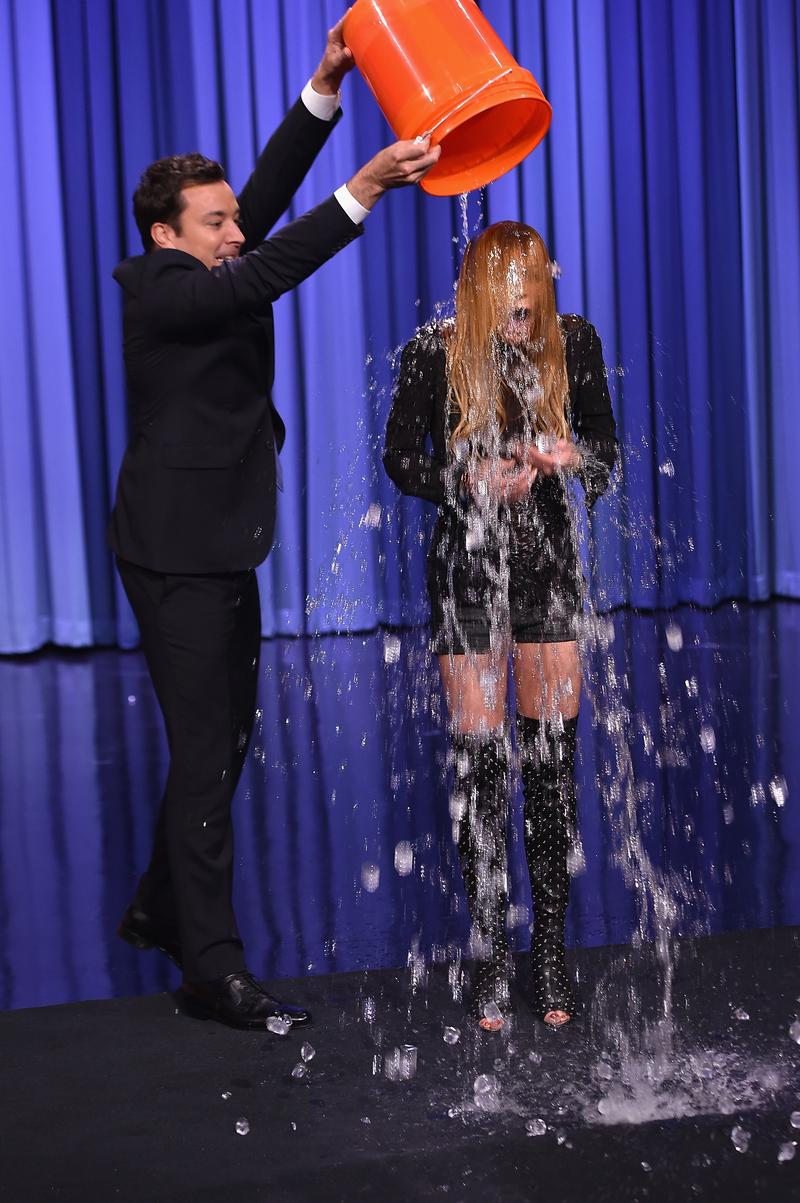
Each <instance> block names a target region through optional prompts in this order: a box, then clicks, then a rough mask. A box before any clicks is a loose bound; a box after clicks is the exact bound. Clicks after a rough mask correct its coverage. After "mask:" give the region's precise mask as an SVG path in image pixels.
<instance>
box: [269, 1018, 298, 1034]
mask: <svg viewBox="0 0 800 1203" xmlns="http://www.w3.org/2000/svg"><path fill="white" fill-rule="evenodd" d="M291 1026H292V1021H291V1019H281V1017H280V1015H270V1017H269V1019H268V1020H267V1031H268V1032H274V1033H275V1035H276V1036H285V1035H286V1033H287V1032H288V1031H289V1029H290V1028H291Z"/></svg>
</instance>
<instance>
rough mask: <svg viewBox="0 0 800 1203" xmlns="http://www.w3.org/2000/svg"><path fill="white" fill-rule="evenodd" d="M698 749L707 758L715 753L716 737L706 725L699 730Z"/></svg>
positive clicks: (711, 728)
mask: <svg viewBox="0 0 800 1203" xmlns="http://www.w3.org/2000/svg"><path fill="white" fill-rule="evenodd" d="M700 747H701V748H702V749H703V751H704V752H705V753H706V755H707V756H711V755H712V754H713V753H714V752H715V751H716V747H717V736H716V734H715V732H714V728H713V727H710V726H708V724H706V725H705V726H704V727H701V728H700Z"/></svg>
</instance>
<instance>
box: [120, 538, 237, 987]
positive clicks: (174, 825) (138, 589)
mask: <svg viewBox="0 0 800 1203" xmlns="http://www.w3.org/2000/svg"><path fill="white" fill-rule="evenodd" d="M117 567H118V569H119V573H120V576H121V577H122V583H123V585H124V588H125V592H126V593H127V595H128V599H129V601H130V603H131V606H132V608H133V612H134V614H135V615H136V619H137V622H138V624H139V629H140V632H141V637H142V648H143V651H144V655H145V658H146V660H147V666H148V668H149V670H150V676H151V678H152V681H153V685H154V687H155V691H156V695H157V697H158V701H159V704H160V706H161V710H162V713H163V715H164V722H165V724H166V730H167V741H168V745H169V756H170V761H169V772H168V775H167V782H166V786H165V789H164V795H163V798H162V801H161V809H160V812H159V816H158V821H157V825H156V833H155V840H154V845H153V853H152V857H151V860H150V865H149V867H148V869H147V871H146V872H145V874H144V875H143V876H142V878H141V880H140V883H139V890H138V893H137V898H136V901H137V902H138V904H139V905H140V906H141V907H142V908H143V909H144V910H145V911H146V912H147V913H148V914H150V915H152V916H153V918H154V919H156V920H157V922H158V923H159V925H160V926H162V928H163V929H165V930H166V931H168V932H174V933H175V934H176V935H177V936H178V937H179V939H180V941H181V946H182V951H183V970H184V979H185V980H186V981H206V980H209V979H211V978H216V977H223V976H225V975H226V974H229V973H235V972H238V971H239V970H241V969H243V968H244V966H245V961H244V950H243V947H242V941H241V938H240V936H239V931H238V928H237V926H236V919H235V916H234V913H233V899H232V889H233V824H232V816H231V803H232V801H233V795H234V792H235V790H236V785H237V782H238V780H239V777H240V775H241V771H242V766H243V764H244V758H245V755H246V752H247V747H248V744H249V741H250V735H251V732H252V728H253V718H254V714H255V701H256V682H257V678H258V657H259V648H260V636H261V613H260V605H259V597H258V582H257V580H256V574H255V572H254V571H253V570H252V569H251V570H248V571H246V572H234V573H216V574H210V575H187V574H174V575H173V574H169V573H161V572H152V571H150V570H149V569H147V568H141V567H137V566H136V565H133V564H130V563H128V562H127V561H125V560H121V559H118V560H117Z"/></svg>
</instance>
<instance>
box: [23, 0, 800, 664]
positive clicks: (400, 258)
mask: <svg viewBox="0 0 800 1203" xmlns="http://www.w3.org/2000/svg"><path fill="white" fill-rule="evenodd" d="M482 7H483V9H484V11H485V12H486V14H487V16H488V18H489V20H490V21H491V23H492V24H493V25H494V27H495V28H496V29H497V30H498V32H499V33H500V34H501V36H503V38H504V39H505V40H506V42H507V43H508V45H509V46H510V47H511V48H512V49H513V51H514V52H515V53H516V55H517V57H518V59H519V60H520V61H521V62H523V63H524V64H525V65H526V66H529V67H530V68H531V69H532V70H533V72H534V74H535V75H536V76H537V78H538V79H539V81H540V83H541V84H542V87H543V88H544V91H545V93H546V95H548V97H549V98H550V100H551V101H552V103H553V108H554V117H553V124H552V128H551V131H550V133H549V135H548V137H547V139H546V140H545V142H544V143H543V145H542V146H541V147H540V148H539V149H538V150H536V151H535V152H534V153H533V154H532V155H531V156H530V157H529V158H528V160H527V161H526V162H525V163H524V164H523V165H522V166H521V167H520V168H519V169H518V170H516V171H514V172H512V173H510V174H509V175H508V176H506V177H505V178H504V179H502V180H500V181H498V182H497V183H495V184H494V185H492V186H491V187H489V188H488V189H486V190H485V192H484V193H482V194H476V195H474V196H471V197H470V198H469V203H468V204H467V205H466V206H465V207H464V209H463V210H462V206H461V205H460V203H459V201H458V200H457V199H455V200H439V199H433V198H429V197H426V196H424V195H423V194H422V193H421V192H420V191H419V190H414V192H402V193H396V194H393V195H392V196H390V197H388V198H387V199H386V200H385V201H384V202H382V203H381V205H380V206H379V208H378V209H377V210H376V212H375V213H374V214H373V215H372V216H371V217H370V218H369V221H368V231H367V236H366V237H365V238H364V239H363V240H361V241H360V242H359V244H358V245H357V246H355V247H352V248H350V249H348V250H347V251H346V252H344V253H343V254H342V255H340V256H339V257H337V258H336V259H335V260H334V261H333V262H331V263H330V264H329V265H327V266H326V267H325V268H324V269H323V270H322V271H320V272H319V273H318V274H317V275H316V276H315V277H314V278H313V279H312V280H310V281H309V282H307V283H306V284H305V285H303V287H302V288H301V289H300V290H298V292H297V293H296V294H295V295H292V296H289V297H286V298H284V299H283V300H282V301H281V302H280V303H279V304H278V306H277V309H276V329H277V344H278V345H277V362H278V369H277V379H276V387H275V397H276V401H277V404H278V407H279V408H280V410H281V412H282V413H283V415H284V417H285V419H286V422H287V426H288V429H289V436H288V439H287V444H286V448H285V450H284V453H283V462H284V474H285V479H286V491H285V493H284V495H283V496H282V497H281V504H280V516H279V526H278V539H277V545H276V548H275V551H274V552H273V554H272V555H271V557H270V559H269V561H268V563H267V564H266V565H265V566H264V567H263V568H262V569H261V572H260V576H261V584H262V596H263V630H264V633H265V634H271V633H275V632H280V633H300V632H304V631H310V632H320V631H335V630H342V629H348V630H354V629H365V628H369V627H372V626H374V625H375V624H377V623H380V622H387V623H406V622H417V621H421V620H423V619H424V618H425V613H426V606H425V599H424V544H425V541H426V537H427V530H428V528H429V524H430V520H431V513H430V508H429V507H425V506H424V505H423V504H422V503H416V502H413V501H405V500H404V501H402V502H401V501H398V498H397V495H396V493H395V491H394V489H393V487H392V486H391V485H390V484H389V482H388V481H387V480H386V478H385V476H384V474H383V471H382V468H381V466H380V445H381V440H382V434H383V426H384V422H385V418H386V413H387V409H388V405H389V392H390V384H391V370H392V363H391V353H392V351H393V350H394V349H396V348H397V347H398V346H399V345H400V344H402V343H403V342H404V341H405V340H406V339H407V338H408V337H409V335H410V334H411V332H412V330H413V329H414V327H415V325H416V324H418V323H419V322H421V321H423V320H425V319H427V318H428V317H429V316H430V315H431V314H432V312H433V311H434V308H435V306H436V305H437V304H438V303H442V302H445V303H446V302H448V300H449V299H450V298H451V297H452V285H453V280H454V276H455V272H456V269H457V264H458V258H459V254H460V251H461V250H462V249H463V245H464V241H465V237H466V236H467V235H468V234H471V233H474V232H475V230H476V229H478V228H479V227H480V225H481V224H483V223H484V222H485V221H487V220H489V221H494V220H498V219H500V218H516V219H519V220H524V221H526V222H529V223H530V224H532V225H534V226H536V227H537V228H538V229H539V230H540V231H541V232H542V233H543V234H544V236H545V237H546V239H547V241H548V244H549V246H550V250H551V254H552V256H553V258H554V259H555V260H557V262H558V263H559V265H560V267H561V278H560V281H559V284H558V298H559V306H560V308H561V309H562V310H563V311H572V310H576V311H579V312H582V313H584V314H586V315H587V317H589V319H590V320H591V321H592V322H593V323H594V324H595V325H596V326H597V328H598V330H599V332H600V335H601V337H602V339H603V345H604V350H605V356H606V362H607V365H608V368H609V373H610V380H611V383H612V393H613V396H614V401H615V406H616V411H617V416H618V419H619V425H620V431H621V435H622V440H623V448H624V465H623V469H622V472H621V475H620V479H619V483H618V486H617V488H616V489H615V491H614V493H613V495H612V496H611V497H610V498H608V499H606V500H605V501H603V502H601V503H600V505H599V506H598V509H597V514H596V516H595V517H594V518H593V521H592V526H593V532H594V540H593V547H594V556H595V560H596V565H597V572H596V574H595V576H596V580H597V581H598V582H600V585H599V586H598V587H597V600H598V602H599V603H600V604H601V605H615V604H620V603H626V602H628V603H633V604H635V605H640V606H650V605H659V604H667V605H669V604H673V603H675V602H678V601H693V602H698V603H702V604H712V603H714V602H716V601H718V600H719V599H721V598H723V597H730V596H747V597H750V598H764V597H767V596H769V595H770V594H772V593H776V592H777V593H781V594H786V595H789V596H792V597H798V596H800V483H798V481H799V480H800V477H799V476H798V473H797V471H796V468H795V464H796V462H797V459H798V454H797V453H798V442H799V441H800V439H799V433H798V432H799V431H800V424H799V423H798V420H797V418H796V416H795V406H796V398H797V396H798V395H800V340H798V338H797V330H798V329H799V328H800V225H799V224H798V220H797V215H798V212H800V195H799V193H800V167H799V164H798V146H800V119H799V118H798V113H799V112H800V105H799V104H798V99H799V95H798V93H799V89H798V61H799V60H800V54H799V47H798V37H799V36H800V35H799V34H798V30H799V29H800V20H799V19H798V6H797V3H796V0H770V2H769V3H768V4H753V3H751V2H750V0H704V2H703V0H701V2H698V0H484V2H483V4H482ZM341 10H342V6H341V5H340V4H339V3H338V2H337V3H333V2H332V0H24V2H23V0H0V155H2V161H3V162H5V163H6V164H7V165H10V167H11V172H10V176H9V174H8V173H7V175H6V179H7V185H6V188H5V190H4V197H5V202H6V213H7V218H6V221H7V227H6V228H7V231H12V232H13V233H10V234H9V235H8V236H7V237H6V239H5V240H4V241H5V246H4V251H5V255H4V272H3V283H2V288H0V407H1V412H0V572H1V573H2V588H0V650H2V651H6V652H21V651H27V650H30V649H33V648H36V647H38V646H40V645H41V644H43V643H45V642H47V641H50V640H52V641H55V642H56V643H59V644H64V645H67V646H83V645H88V644H92V643H113V642H116V643H119V644H121V645H123V646H127V645H130V644H132V643H133V642H135V640H136V629H135V624H134V623H133V620H132V617H131V615H130V613H129V611H128V609H127V606H126V604H125V602H124V599H123V598H122V596H121V593H120V589H119V586H118V584H117V583H116V580H115V576H114V572H113V567H112V564H111V560H110V556H109V554H108V551H107V549H106V545H105V524H106V520H107V515H108V512H109V509H110V506H111V502H112V497H113V487H114V480H115V476H116V472H117V469H118V465H119V462H120V459H121V456H122V452H123V449H124V444H125V428H126V419H125V395H124V372H123V367H122V357H121V337H120V296H119V290H118V289H117V286H116V285H115V284H114V282H113V281H112V279H111V271H112V268H113V267H114V264H115V263H116V262H117V261H118V260H119V259H120V258H122V257H123V256H125V255H127V254H132V253H137V252H138V250H139V242H138V235H137V233H136V230H135V227H134V225H133V220H132V216H131V212H130V197H131V194H132V192H133V189H134V187H135V185H136V181H137V179H138V176H139V174H140V173H141V171H142V169H143V168H144V167H145V166H146V165H147V164H148V163H149V162H150V161H152V160H153V159H155V158H157V157H159V156H161V155H165V154H168V153H173V152H177V151H182V150H189V149H194V148H198V149H201V150H203V151H204V152H205V153H206V154H208V155H211V156H215V157H219V158H220V159H221V160H222V161H223V162H224V164H225V166H226V170H227V172H228V175H229V178H230V179H231V182H232V183H233V185H234V187H237V186H239V185H241V184H242V183H243V182H244V180H245V178H246V176H247V174H248V171H249V169H250V166H251V164H252V162H253V159H254V157H255V155H256V153H257V151H258V149H259V147H260V146H261V145H262V144H263V142H264V141H265V140H266V138H267V137H268V135H269V133H270V132H271V130H272V129H273V128H274V126H275V125H276V123H277V122H278V120H279V119H280V116H281V114H282V113H283V112H284V111H285V109H286V108H287V107H288V105H289V104H290V103H291V102H292V101H293V99H294V98H295V97H296V96H297V94H298V92H299V91H300V89H301V87H302V86H303V84H304V83H305V82H306V80H307V79H308V77H309V75H310V73H311V71H312V70H313V68H314V66H315V64H316V62H317V61H318V58H319V55H320V53H321V48H322V44H323V40H324V34H325V31H326V29H327V28H328V27H329V26H330V25H332V24H333V23H334V21H335V19H336V18H337V16H338V15H339V13H340V12H341ZM344 107H345V118H344V120H343V121H342V123H341V124H340V126H339V127H338V128H337V130H336V133H335V135H334V137H333V138H332V139H331V143H330V144H329V146H328V147H327V148H326V150H325V151H324V152H323V154H322V156H321V157H320V161H319V163H318V164H317V165H316V166H315V168H314V170H313V171H312V173H311V175H310V176H309V179H308V181H307V182H306V184H305V185H304V186H303V188H302V189H301V192H300V194H299V195H298V197H297V198H296V202H295V206H294V211H295V212H300V211H302V210H303V209H304V208H306V207H308V206H310V205H311V204H313V203H314V202H316V201H317V200H319V199H321V198H323V197H324V196H325V195H326V194H328V193H329V192H330V191H331V190H332V189H333V188H334V187H335V186H336V185H338V184H339V183H341V182H342V181H344V180H346V179H347V178H348V176H349V175H350V174H352V172H353V171H354V170H355V168H356V167H357V166H358V165H360V164H361V163H362V162H363V161H364V160H365V159H367V158H368V157H369V156H370V155H371V154H372V153H374V152H375V151H376V150H377V149H379V148H380V146H382V145H384V144H385V143H386V142H388V141H389V140H390V135H389V132H388V130H387V127H386V126H385V124H384V122H383V119H382V117H381V115H380V113H379V111H378V110H377V107H376V105H375V102H374V100H373V98H372V96H371V95H370V94H369V92H368V91H367V89H366V87H365V86H364V84H363V82H362V81H361V80H360V79H359V78H357V77H355V76H351V77H350V78H349V79H348V80H347V82H346V85H345V90H344ZM378 507H380V512H379V509H378ZM376 523H377V525H376Z"/></svg>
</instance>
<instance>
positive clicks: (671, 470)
mask: <svg viewBox="0 0 800 1203" xmlns="http://www.w3.org/2000/svg"><path fill="white" fill-rule="evenodd" d="M658 470H659V472H660V473H661V475H662V476H674V475H675V465H674V464H673V462H672V460H671V459H665V460H664V462H663V464H659V465H658Z"/></svg>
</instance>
